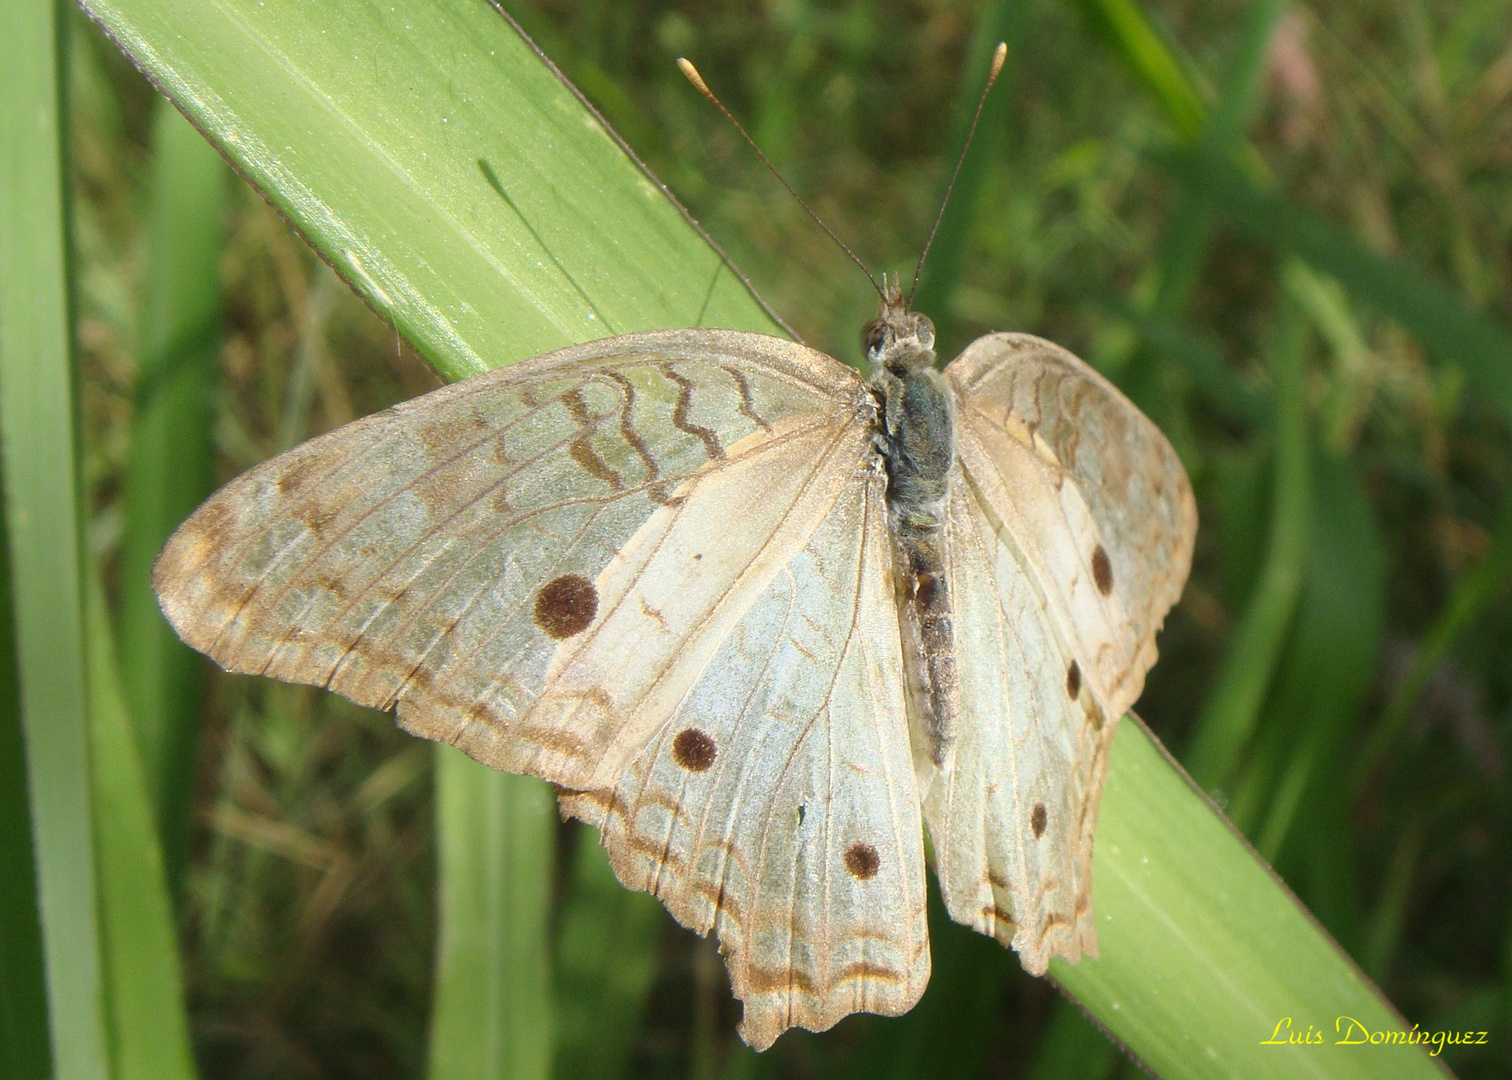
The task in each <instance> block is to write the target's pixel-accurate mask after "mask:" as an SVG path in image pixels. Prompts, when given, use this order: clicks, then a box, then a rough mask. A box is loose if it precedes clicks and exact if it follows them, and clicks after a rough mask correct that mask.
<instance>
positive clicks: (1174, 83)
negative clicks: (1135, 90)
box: [1077, 0, 1207, 142]
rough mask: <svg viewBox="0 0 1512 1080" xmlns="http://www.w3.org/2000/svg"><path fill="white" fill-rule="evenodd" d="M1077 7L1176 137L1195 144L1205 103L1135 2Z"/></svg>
mask: <svg viewBox="0 0 1512 1080" xmlns="http://www.w3.org/2000/svg"><path fill="white" fill-rule="evenodd" d="M1077 6H1078V7H1080V8H1081V9H1082V12H1083V13H1084V14H1085V15H1086V16H1087V18H1088V20H1089V21H1090V22H1091V23H1092V25H1093V26H1095V27H1096V28H1097V29H1098V30H1099V31H1101V32H1102V34H1103V36H1104V37H1106V38H1107V39H1108V40H1109V41H1110V42H1111V43H1112V44H1113V45H1114V47H1115V48H1117V49H1118V51H1119V53H1120V55H1122V56H1123V58H1124V60H1125V62H1127V63H1128V65H1129V68H1130V69H1131V70H1132V71H1133V72H1134V75H1135V77H1136V78H1138V79H1139V80H1140V81H1141V82H1142V83H1144V84H1145V86H1146V88H1147V89H1149V90H1150V92H1151V93H1153V94H1154V95H1155V97H1156V99H1157V100H1158V101H1159V102H1160V103H1161V104H1162V105H1163V106H1164V107H1165V110H1166V113H1167V115H1169V116H1170V118H1171V122H1172V124H1174V125H1175V127H1176V131H1177V132H1178V134H1179V135H1180V136H1181V137H1182V138H1183V139H1184V140H1187V141H1189V142H1195V141H1196V140H1197V138H1198V137H1199V136H1200V135H1201V134H1202V129H1203V126H1204V125H1205V124H1206V122H1207V103H1206V102H1204V101H1203V99H1202V96H1201V95H1200V94H1199V93H1198V92H1197V89H1196V81H1195V80H1194V79H1193V78H1192V76H1191V73H1190V72H1189V71H1188V70H1187V68H1186V66H1185V65H1184V64H1183V63H1182V62H1181V61H1180V60H1179V59H1178V58H1177V56H1176V53H1175V51H1174V50H1173V49H1172V48H1171V46H1170V45H1169V43H1167V42H1166V40H1165V38H1164V37H1162V36H1161V34H1160V32H1159V31H1158V30H1156V29H1155V27H1154V26H1153V25H1151V23H1150V20H1149V19H1148V18H1146V17H1145V14H1144V12H1143V11H1142V10H1140V7H1139V4H1138V3H1136V0H1077Z"/></svg>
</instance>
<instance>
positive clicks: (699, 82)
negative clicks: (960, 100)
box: [677, 56, 1002, 300]
mask: <svg viewBox="0 0 1512 1080" xmlns="http://www.w3.org/2000/svg"><path fill="white" fill-rule="evenodd" d="M677 66H678V67H680V68H681V69H682V73H683V74H684V75H686V76H687V78H688V81H689V82H690V83H692V84H693V87H694V89H696V90H697V91H698V92H699V93H700V94H702V95H703V96H704V97H706V98H708V99H709V104H711V105H713V106H714V107H715V108H716V109H718V110H719V111H720V112H722V113H724V116H725V119H726V120H728V121H729V122H730V123H731V124H733V125H735V130H736V131H738V132H740V137H741V138H743V139H745V141H746V143H747V145H749V146H750V148H751V149H752V150H754V151H756V156H757V157H759V158H760V159H761V163H762V164H763V165H765V166H766V167H767V168H768V169H770V170H771V172H772V175H773V176H775V177H776V178H777V182H778V183H779V184H781V185H782V186H783V187H785V188H787V193H788V194H789V195H791V196H792V197H793V198H795V199H797V200H798V205H799V206H801V207H803V209H804V212H805V213H807V214H808V216H809V217H811V218H813V219H814V224H816V225H818V226H819V227H820V228H821V229H823V230H824V233H825V235H826V236H828V237H829V238H830V239H831V240H833V241H834V242H835V243H837V244H839V245H840V250H841V251H843V252H845V253H846V254H847V255H849V256H850V258H851V262H853V263H855V264H856V265H857V266H859V267H860V268H861V272H862V273H863V274H865V275H866V279H867V280H868V281H870V282H871V283H872V288H874V289H876V290H877V295H878V296H881V297H882V298H883V299H884V300H885V299H886V298H887V294H886V293H885V292H883V291H882V286H881V285H878V284H877V279H876V278H875V277H873V276H872V272H871V271H870V270H868V269H867V268H866V264H865V263H864V262H862V261H861V258H860V256H858V255H857V254H856V253H855V252H854V251H852V250H851V249H850V247H849V246H848V245H847V244H846V243H845V241H844V240H842V239H840V238H839V237H838V236H836V235H835V230H833V229H831V228H830V227H829V226H828V225H826V224H825V223H824V219H823V218H821V217H820V216H819V215H818V214H816V213H814V211H813V208H812V207H810V206H809V204H808V203H806V202H804V201H803V196H802V195H799V194H798V193H797V192H796V191H794V190H793V185H792V184H789V183H788V182H787V179H786V178H785V177H784V176H783V175H782V173H780V172H778V171H777V166H775V165H773V164H772V159H771V158H769V157H767V156H766V155H765V154H764V153H762V152H761V147H759V146H757V145H756V140H755V139H753V138H751V136H750V134H749V133H748V132H747V131H746V129H745V128H743V127H741V126H740V121H739V120H737V119H735V115H734V114H733V113H731V112H730V110H729V109H727V108H725V106H724V102H722V101H720V100H719V99H718V98H717V97H715V96H714V91H712V90H710V89H709V84H708V83H706V82H704V80H703V76H702V75H700V74H699V73H698V69H697V68H696V67H694V66H693V61H691V60H689V59H687V58H686V57H681V56H679V57H678V58H677ZM998 66H999V67H1001V66H1002V64H1001V63H1000V64H999V65H998ZM989 85H990V84H989ZM981 111H982V110H981V106H980V105H979V106H977V112H981ZM972 126H973V127H975V126H976V124H975V122H973V124H972ZM959 168H960V166H957V169H959Z"/></svg>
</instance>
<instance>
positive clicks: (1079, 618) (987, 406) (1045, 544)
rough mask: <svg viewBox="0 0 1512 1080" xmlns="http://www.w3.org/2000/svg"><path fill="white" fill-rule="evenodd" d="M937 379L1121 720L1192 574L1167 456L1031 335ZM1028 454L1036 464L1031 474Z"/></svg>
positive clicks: (1002, 341)
mask: <svg viewBox="0 0 1512 1080" xmlns="http://www.w3.org/2000/svg"><path fill="white" fill-rule="evenodd" d="M946 377H947V378H948V379H949V380H950V383H951V385H952V387H953V388H954V390H955V392H956V397H957V401H958V404H959V406H960V418H959V420H960V422H959V437H960V444H961V448H962V450H963V451H964V455H963V456H967V457H969V456H971V455H972V454H973V452H975V454H976V456H977V457H978V459H979V461H980V462H981V463H982V465H983V467H985V465H986V463H987V462H990V463H991V465H992V466H993V468H994V470H995V471H996V472H997V473H999V474H1000V476H1001V478H1002V484H1001V485H999V486H998V490H999V491H1000V492H1002V493H1003V494H1005V495H1008V496H1010V497H1011V498H1012V499H1013V500H1014V502H1015V506H1016V507H1017V508H1018V510H1019V512H1018V513H1017V514H1016V515H1014V519H1009V518H1008V517H1006V516H1005V524H1006V525H1007V526H1008V527H1009V528H1011V529H1012V531H1013V532H1014V534H1015V539H1016V540H1017V541H1018V542H1019V543H1020V545H1021V546H1022V547H1023V549H1024V550H1025V552H1026V553H1027V554H1028V555H1029V556H1030V561H1031V563H1032V565H1034V566H1036V567H1038V568H1040V569H1041V571H1042V573H1041V574H1040V578H1041V582H1040V585H1041V587H1042V588H1043V589H1044V590H1045V592H1046V595H1047V598H1048V599H1050V600H1051V601H1052V602H1053V603H1054V604H1055V606H1056V607H1057V612H1056V614H1057V617H1058V618H1060V619H1062V620H1063V624H1064V625H1067V628H1068V629H1069V630H1070V631H1071V632H1072V640H1073V642H1075V644H1076V645H1077V646H1078V651H1077V655H1078V656H1079V657H1080V658H1081V661H1082V665H1083V668H1084V669H1085V668H1086V667H1087V665H1088V664H1089V663H1090V664H1091V670H1086V671H1084V674H1085V675H1086V676H1087V677H1089V678H1090V679H1091V680H1092V681H1093V683H1094V685H1096V686H1097V688H1098V690H1099V692H1100V693H1101V694H1102V696H1103V700H1104V703H1105V704H1106V705H1107V707H1108V709H1109V711H1110V713H1112V714H1115V715H1121V714H1122V713H1123V712H1124V711H1125V710H1127V709H1128V708H1129V707H1130V706H1131V705H1133V704H1134V702H1135V700H1137V699H1138V697H1139V693H1140V691H1141V690H1142V689H1143V687H1144V676H1145V673H1146V672H1147V671H1148V670H1149V669H1150V666H1151V665H1152V664H1154V662H1155V634H1156V631H1158V630H1159V629H1160V625H1161V623H1162V621H1163V620H1164V619H1165V615H1166V612H1167V611H1169V610H1170V608H1171V605H1172V604H1174V603H1175V602H1176V600H1177V599H1178V598H1179V597H1180V596H1181V590H1182V587H1183V586H1184V585H1185V584H1186V579H1187V572H1188V570H1189V569H1190V567H1191V561H1192V544H1193V541H1194V539H1195V537H1196V532H1197V506H1196V502H1195V501H1194V500H1193V498H1192V489H1191V485H1190V484H1189V483H1188V482H1187V477H1186V472H1185V471H1184V470H1183V469H1182V467H1181V462H1180V460H1179V459H1178V458H1177V457H1176V452H1175V451H1174V450H1172V449H1171V444H1170V443H1169V442H1167V441H1166V438H1165V436H1164V435H1162V434H1161V433H1160V429H1159V428H1157V427H1156V426H1155V425H1154V424H1152V423H1151V422H1150V421H1149V419H1148V418H1147V417H1145V415H1144V414H1143V413H1141V412H1140V411H1139V410H1138V409H1137V408H1135V407H1134V405H1133V404H1131V403H1130V402H1129V400H1128V399H1127V398H1125V397H1124V396H1123V395H1122V394H1121V393H1119V392H1118V390H1117V389H1116V388H1115V387H1114V386H1113V385H1112V384H1111V383H1109V382H1108V381H1107V380H1106V379H1104V378H1103V377H1102V376H1101V375H1099V374H1098V373H1097V372H1095V371H1093V370H1092V369H1091V368H1090V367H1088V366H1087V365H1086V364H1084V363H1083V362H1082V361H1081V360H1078V359H1077V358H1076V357H1075V356H1073V355H1071V354H1070V353H1069V352H1067V351H1066V350H1065V349H1062V348H1061V347H1060V346H1058V345H1055V344H1052V343H1051V342H1048V341H1045V340H1043V339H1041V338H1037V337H1032V336H1030V335H1028V334H989V335H987V336H986V337H982V338H978V339H977V340H976V341H974V342H973V343H972V344H971V345H970V347H968V348H967V349H966V351H965V352H963V353H962V354H961V355H960V357H958V358H957V359H956V360H955V361H954V362H953V363H952V364H951V365H950V366H949V368H947V369H946ZM1026 451H1027V452H1028V453H1026ZM1029 454H1032V455H1033V457H1035V458H1037V459H1038V460H1039V462H1040V463H1041V464H1042V465H1043V466H1044V468H1041V469H1038V470H1032V469H1029V468H1028V467H1027V466H1026V465H1025V464H1024V462H1026V461H1027V460H1028V458H1029ZM971 470H972V465H971V464H970V463H969V462H968V463H967V471H968V472H970V471H971ZM1042 478H1043V479H1044V480H1048V481H1049V482H1048V483H1043V482H1041V480H1042ZM983 481H984V482H986V479H985V478H983ZM1067 481H1069V483H1068V482H1067ZM993 505H995V506H1000V505H1001V504H998V503H996V502H994V504H993ZM1002 509H1003V511H1004V512H1005V514H1006V511H1007V509H1008V508H1006V507H1004V508H1002ZM1099 551H1100V552H1101V553H1102V554H1101V555H1099V554H1098V552H1099ZM1083 650H1085V651H1083Z"/></svg>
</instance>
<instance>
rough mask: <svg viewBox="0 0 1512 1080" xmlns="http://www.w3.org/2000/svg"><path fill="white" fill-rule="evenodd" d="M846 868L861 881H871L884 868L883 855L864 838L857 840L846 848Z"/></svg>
mask: <svg viewBox="0 0 1512 1080" xmlns="http://www.w3.org/2000/svg"><path fill="white" fill-rule="evenodd" d="M845 868H846V869H847V870H849V871H850V872H851V876H852V877H854V878H857V879H858V880H860V881H870V880H871V879H872V878H874V877H876V876H877V871H878V870H880V869H882V856H880V855H878V854H877V849H876V848H874V847H872V845H870V844H868V843H866V842H865V841H864V840H857V841H856V842H855V843H854V844H852V845H851V846H850V847H848V848H846V849H845Z"/></svg>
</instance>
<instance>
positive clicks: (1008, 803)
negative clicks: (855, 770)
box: [921, 468, 1112, 975]
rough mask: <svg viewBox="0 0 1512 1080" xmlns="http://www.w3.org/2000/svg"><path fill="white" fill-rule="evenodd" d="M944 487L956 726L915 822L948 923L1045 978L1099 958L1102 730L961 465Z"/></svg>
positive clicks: (1054, 629) (1091, 697)
mask: <svg viewBox="0 0 1512 1080" xmlns="http://www.w3.org/2000/svg"><path fill="white" fill-rule="evenodd" d="M956 479H957V481H958V482H957V483H955V484H953V485H952V488H951V494H950V504H949V509H948V512H947V521H946V529H947V531H948V535H949V550H950V561H949V566H948V568H947V574H948V575H949V581H950V591H951V596H952V598H953V603H954V605H955V616H956V626H957V628H958V629H957V631H956V639H955V647H956V665H957V672H958V675H959V678H960V688H961V705H960V716H959V722H958V726H957V729H956V730H957V734H956V743H955V750H954V754H953V757H952V759H951V760H950V762H948V763H947V766H946V767H945V768H944V769H943V770H941V772H940V773H939V775H936V776H932V777H930V776H928V775H927V772H926V776H925V780H924V781H923V783H921V786H926V785H927V793H926V795H925V799H924V815H925V820H926V821H928V823H929V834H930V838H931V840H932V842H933V845H934V857H935V874H936V876H937V877H938V878H939V881H940V892H941V895H942V897H943V898H944V901H945V907H946V909H947V910H948V911H949V912H950V916H951V918H953V919H955V920H956V921H957V922H959V923H963V924H965V925H967V926H970V927H972V928H973V929H975V930H978V931H980V932H981V933H984V934H987V935H989V936H992V937H996V938H997V939H998V940H999V941H1001V942H1002V943H1003V944H1004V945H1009V946H1012V947H1013V948H1014V949H1016V950H1017V951H1018V953H1019V959H1020V960H1021V962H1022V963H1023V965H1024V969H1025V970H1026V971H1029V972H1030V973H1032V974H1035V975H1043V974H1044V972H1045V968H1046V965H1047V964H1048V963H1049V961H1050V958H1051V957H1052V956H1064V957H1066V958H1067V959H1070V960H1075V959H1077V958H1078V957H1079V956H1080V955H1081V954H1082V953H1083V952H1087V953H1090V954H1092V955H1096V952H1097V936H1096V932H1095V928H1094V926H1093V923H1092V892H1091V874H1092V863H1091V857H1092V829H1093V826H1094V824H1095V821H1096V816H1097V797H1098V793H1099V792H1100V790H1101V787H1102V779H1103V776H1104V774H1105V772H1106V768H1107V761H1106V759H1107V746H1108V736H1109V735H1110V734H1111V731H1112V723H1111V722H1110V721H1109V720H1108V718H1107V714H1106V712H1105V711H1104V709H1103V707H1102V706H1101V705H1100V704H1099V702H1098V698H1097V695H1096V694H1095V692H1094V691H1093V689H1092V687H1091V686H1090V684H1087V683H1086V682H1085V681H1083V680H1080V679H1072V678H1070V677H1069V676H1068V670H1069V664H1070V663H1072V662H1074V661H1073V660H1072V659H1071V658H1072V657H1073V655H1074V653H1073V652H1072V649H1071V647H1070V645H1069V643H1068V642H1067V641H1066V639H1065V637H1064V635H1063V634H1062V633H1061V631H1060V628H1059V627H1058V626H1057V625H1056V621H1055V619H1054V618H1053V617H1052V616H1051V614H1050V612H1049V610H1048V608H1047V605H1046V603H1045V599H1044V595H1043V593H1042V592H1041V591H1040V589H1039V588H1038V587H1037V582H1036V581H1035V576H1036V574H1037V573H1038V571H1037V570H1036V569H1034V568H1033V567H1031V566H1029V565H1027V563H1026V562H1025V561H1024V560H1023V555H1022V552H1021V551H1020V550H1018V549H1017V548H1015V547H1014V546H1013V545H1011V544H1009V543H1004V542H1003V539H1002V535H1001V532H1000V529H999V527H997V526H996V525H995V524H994V523H993V521H992V520H991V519H990V518H989V516H988V514H987V513H985V512H984V510H983V507H982V504H981V502H980V500H981V497H982V496H981V493H980V492H979V491H975V490H973V489H972V487H971V486H970V484H969V483H968V482H967V480H966V477H965V476H963V475H962V470H961V469H959V468H958V469H957V471H956ZM1073 690H1074V691H1075V693H1074V695H1073V693H1072V691H1073Z"/></svg>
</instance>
